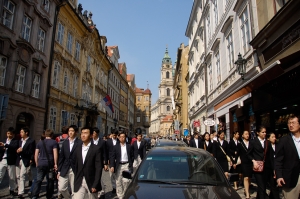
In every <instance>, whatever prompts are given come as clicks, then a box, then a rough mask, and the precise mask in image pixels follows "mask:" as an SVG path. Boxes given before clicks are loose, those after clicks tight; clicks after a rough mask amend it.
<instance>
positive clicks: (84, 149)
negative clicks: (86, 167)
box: [81, 142, 91, 164]
mask: <svg viewBox="0 0 300 199" xmlns="http://www.w3.org/2000/svg"><path fill="white" fill-rule="evenodd" d="M90 146H91V142H90V143H89V144H88V145H87V146H85V145H84V144H82V150H81V152H82V163H83V164H84V161H85V158H86V154H87V152H88V150H89V148H90Z"/></svg>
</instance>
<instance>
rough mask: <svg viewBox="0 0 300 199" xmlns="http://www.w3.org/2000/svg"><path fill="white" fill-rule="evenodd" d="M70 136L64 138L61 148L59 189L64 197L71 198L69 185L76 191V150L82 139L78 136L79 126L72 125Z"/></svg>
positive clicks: (58, 177) (69, 131)
mask: <svg viewBox="0 0 300 199" xmlns="http://www.w3.org/2000/svg"><path fill="white" fill-rule="evenodd" d="M67 132H68V138H66V139H65V140H64V142H63V143H62V146H61V148H60V154H59V160H58V174H57V179H58V190H59V192H60V193H61V194H62V195H63V197H64V198H66V199H69V198H71V196H70V193H69V190H68V186H69V184H70V187H71V192H72V194H73V193H74V183H73V182H74V170H75V151H76V148H77V147H78V146H79V145H82V141H81V140H79V139H78V138H77V133H78V127H77V126H76V125H71V126H70V127H69V128H68V130H67Z"/></svg>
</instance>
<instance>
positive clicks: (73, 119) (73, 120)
mask: <svg viewBox="0 0 300 199" xmlns="http://www.w3.org/2000/svg"><path fill="white" fill-rule="evenodd" d="M75 119H76V116H75V114H74V113H71V114H70V125H75Z"/></svg>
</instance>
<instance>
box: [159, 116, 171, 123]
mask: <svg viewBox="0 0 300 199" xmlns="http://www.w3.org/2000/svg"><path fill="white" fill-rule="evenodd" d="M161 121H162V122H172V121H173V116H172V115H167V116H166V117H164V118H163V119H162V120H161Z"/></svg>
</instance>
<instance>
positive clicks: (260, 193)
mask: <svg viewBox="0 0 300 199" xmlns="http://www.w3.org/2000/svg"><path fill="white" fill-rule="evenodd" d="M254 177H255V179H256V184H257V195H256V199H265V197H266V195H267V194H266V185H267V180H268V179H267V172H266V171H263V172H254Z"/></svg>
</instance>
